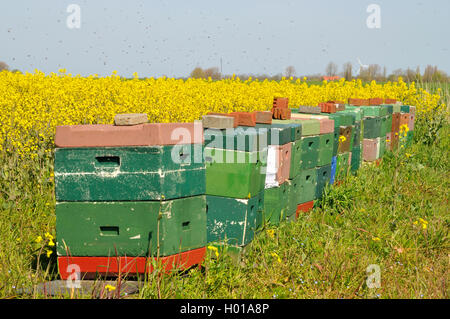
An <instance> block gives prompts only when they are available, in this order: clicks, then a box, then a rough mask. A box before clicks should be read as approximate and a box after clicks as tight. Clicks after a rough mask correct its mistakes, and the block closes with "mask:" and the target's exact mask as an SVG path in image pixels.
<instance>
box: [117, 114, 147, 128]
mask: <svg viewBox="0 0 450 319" xmlns="http://www.w3.org/2000/svg"><path fill="white" fill-rule="evenodd" d="M147 122H148V118H147V114H145V113H130V114H116V116H115V117H114V125H116V126H128V125H138V124H144V123H147Z"/></svg>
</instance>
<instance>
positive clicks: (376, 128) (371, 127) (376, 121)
mask: <svg viewBox="0 0 450 319" xmlns="http://www.w3.org/2000/svg"><path fill="white" fill-rule="evenodd" d="M380 133H381V118H379V117H366V118H364V138H365V139H374V138H377V137H380Z"/></svg>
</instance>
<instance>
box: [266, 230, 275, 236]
mask: <svg viewBox="0 0 450 319" xmlns="http://www.w3.org/2000/svg"><path fill="white" fill-rule="evenodd" d="M266 232H267V234H268V235H269V237H270V238H274V237H275V230H274V229H268V230H266Z"/></svg>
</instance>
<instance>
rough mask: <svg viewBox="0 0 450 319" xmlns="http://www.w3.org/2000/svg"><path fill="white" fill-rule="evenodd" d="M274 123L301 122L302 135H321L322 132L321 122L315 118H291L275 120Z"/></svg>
mask: <svg viewBox="0 0 450 319" xmlns="http://www.w3.org/2000/svg"><path fill="white" fill-rule="evenodd" d="M272 123H274V124H292V123H293V124H301V125H302V136H309V135H319V134H320V122H319V121H318V120H315V119H309V120H303V119H290V120H273V121H272Z"/></svg>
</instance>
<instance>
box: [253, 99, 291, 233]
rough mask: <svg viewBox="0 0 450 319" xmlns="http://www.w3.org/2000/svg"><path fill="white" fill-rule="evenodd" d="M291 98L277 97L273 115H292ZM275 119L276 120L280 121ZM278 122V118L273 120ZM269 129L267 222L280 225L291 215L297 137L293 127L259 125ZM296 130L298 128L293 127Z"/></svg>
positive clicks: (280, 118) (276, 116) (265, 195)
mask: <svg viewBox="0 0 450 319" xmlns="http://www.w3.org/2000/svg"><path fill="white" fill-rule="evenodd" d="M288 104H289V99H287V98H279V97H276V98H274V100H273V108H272V113H273V118H274V119H279V120H281V121H282V122H284V121H283V120H288V119H290V117H291V110H290V109H289V105H288ZM279 120H276V121H279ZM274 123H275V122H274ZM260 129H261V130H266V132H268V133H269V134H268V137H269V138H268V140H267V141H268V144H269V146H268V155H267V175H266V181H265V190H264V222H265V223H269V224H271V225H278V224H279V223H280V221H281V220H283V219H285V218H286V217H288V215H289V216H290V212H288V208H289V205H288V202H289V183H287V181H288V180H289V176H290V171H291V155H292V145H293V143H292V142H293V140H294V138H295V132H294V135H293V134H292V130H293V128H292V127H289V126H277V127H273V126H271V127H270V129H267V128H260ZM294 130H295V129H294Z"/></svg>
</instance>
